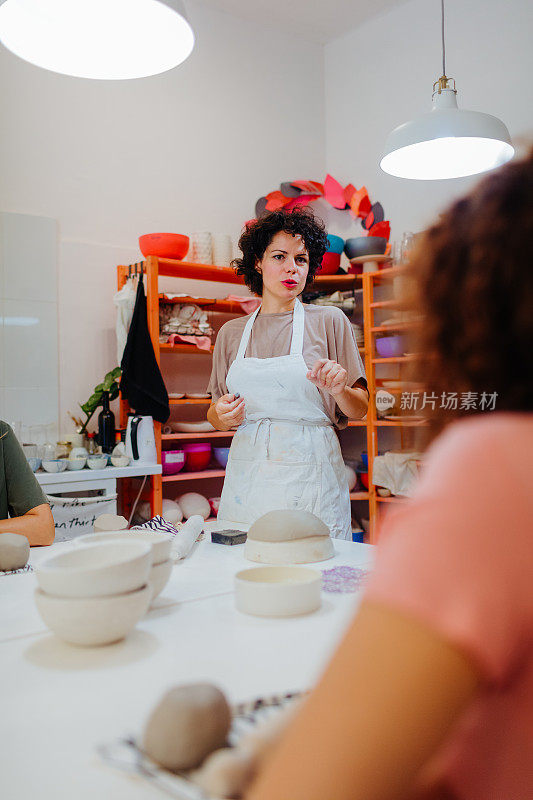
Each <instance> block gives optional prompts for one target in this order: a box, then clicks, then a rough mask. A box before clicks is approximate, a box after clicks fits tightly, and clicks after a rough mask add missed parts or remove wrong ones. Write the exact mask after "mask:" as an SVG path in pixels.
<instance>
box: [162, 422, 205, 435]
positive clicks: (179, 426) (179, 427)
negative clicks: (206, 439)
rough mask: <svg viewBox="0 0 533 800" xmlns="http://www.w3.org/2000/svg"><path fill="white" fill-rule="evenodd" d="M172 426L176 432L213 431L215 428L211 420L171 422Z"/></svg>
mask: <svg viewBox="0 0 533 800" xmlns="http://www.w3.org/2000/svg"><path fill="white" fill-rule="evenodd" d="M170 427H171V428H172V430H173V431H176V433H211V432H212V431H214V430H215V428H214V427H213V426H212V425H211V423H210V422H207V421H205V422H171V423H170Z"/></svg>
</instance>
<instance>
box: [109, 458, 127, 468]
mask: <svg viewBox="0 0 533 800" xmlns="http://www.w3.org/2000/svg"><path fill="white" fill-rule="evenodd" d="M130 461H131V458H130V457H129V456H123V455H118V456H111V463H112V465H113V466H114V467H120V468H124V467H129V465H130Z"/></svg>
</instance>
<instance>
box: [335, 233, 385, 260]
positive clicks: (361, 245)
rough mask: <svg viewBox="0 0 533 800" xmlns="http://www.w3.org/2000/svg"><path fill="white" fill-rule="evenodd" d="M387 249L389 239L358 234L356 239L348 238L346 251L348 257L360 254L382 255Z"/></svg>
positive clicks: (355, 256) (345, 245) (356, 256)
mask: <svg viewBox="0 0 533 800" xmlns="http://www.w3.org/2000/svg"><path fill="white" fill-rule="evenodd" d="M386 249H387V240H386V239H384V238H383V237H382V236H358V237H357V238H355V239H346V242H345V244H344V252H345V253H346V255H347V256H348V258H359V257H360V256H378V255H379V256H382V255H383V253H384V252H385V250H386Z"/></svg>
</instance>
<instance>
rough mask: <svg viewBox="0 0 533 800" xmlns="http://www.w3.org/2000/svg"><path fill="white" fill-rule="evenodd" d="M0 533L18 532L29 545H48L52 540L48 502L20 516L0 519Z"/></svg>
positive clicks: (53, 530) (52, 525) (53, 528)
mask: <svg viewBox="0 0 533 800" xmlns="http://www.w3.org/2000/svg"><path fill="white" fill-rule="evenodd" d="M0 533H18V534H21V535H22V536H25V537H26V539H27V540H28V541H29V543H30V545H31V546H32V547H33V546H34V545H50V544H52V543H53V541H54V536H55V527H54V518H53V517H52V512H51V511H50V506H49V505H48V503H43V504H42V505H39V506H35V508H32V509H31V510H30V511H27V512H26V514H23V515H22V516H21V517H11V518H10V519H3V520H0Z"/></svg>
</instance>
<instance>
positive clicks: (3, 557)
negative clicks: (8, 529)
mask: <svg viewBox="0 0 533 800" xmlns="http://www.w3.org/2000/svg"><path fill="white" fill-rule="evenodd" d="M29 557H30V543H29V541H28V540H27V538H26V537H25V536H23V535H22V534H21V533H0V570H1V571H2V572H8V571H10V570H12V569H22V567H25V566H26V564H27V563H28V558H29Z"/></svg>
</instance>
